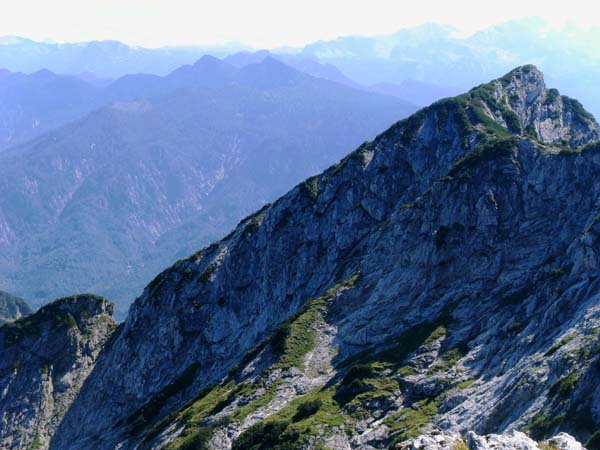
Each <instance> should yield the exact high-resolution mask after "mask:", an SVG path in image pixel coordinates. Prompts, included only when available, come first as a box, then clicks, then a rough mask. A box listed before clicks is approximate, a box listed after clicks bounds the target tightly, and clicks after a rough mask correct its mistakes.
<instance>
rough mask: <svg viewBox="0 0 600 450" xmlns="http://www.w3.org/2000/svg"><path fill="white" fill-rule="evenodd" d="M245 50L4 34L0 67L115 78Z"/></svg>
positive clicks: (165, 70)
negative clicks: (65, 40) (54, 40)
mask: <svg viewBox="0 0 600 450" xmlns="http://www.w3.org/2000/svg"><path fill="white" fill-rule="evenodd" d="M244 49H247V47H246V46H243V45H241V44H227V45H223V46H209V47H202V46H189V47H163V48H158V49H153V48H143V47H137V46H129V45H126V44H123V43H122V42H119V41H91V42H74V43H48V42H36V41H33V40H31V39H25V38H22V37H18V36H4V37H0V68H5V69H9V70H11V71H18V72H27V73H29V72H36V71H38V70H40V69H48V70H51V71H53V72H57V73H61V74H72V75H75V74H83V75H84V76H86V74H88V73H93V74H95V76H96V77H100V78H118V77H121V76H123V75H126V74H129V73H140V72H142V73H153V74H157V75H166V74H167V73H169V72H171V71H172V70H175V69H176V68H177V67H179V66H181V65H183V64H190V63H192V62H194V61H195V60H197V59H198V58H200V57H201V56H202V55H205V54H211V55H214V56H217V57H219V56H226V55H228V54H231V53H235V52H238V51H241V50H244Z"/></svg>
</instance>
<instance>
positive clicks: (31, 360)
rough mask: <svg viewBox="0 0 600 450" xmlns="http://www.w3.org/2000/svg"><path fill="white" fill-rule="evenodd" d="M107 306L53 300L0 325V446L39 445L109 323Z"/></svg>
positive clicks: (81, 299) (98, 301)
mask: <svg viewBox="0 0 600 450" xmlns="http://www.w3.org/2000/svg"><path fill="white" fill-rule="evenodd" d="M112 314H113V305H112V304H111V303H109V302H108V301H106V300H104V299H102V298H99V297H93V296H86V295H81V296H76V297H69V298H65V299H60V300H57V301H55V302H53V303H51V304H49V305H47V306H45V307H44V308H42V309H40V310H39V311H37V312H36V313H33V314H31V315H29V316H27V317H25V318H22V319H19V320H17V321H15V322H13V323H9V324H5V325H4V326H2V327H0V387H1V391H0V448H3V449H7V450H8V449H23V448H29V449H45V448H48V444H49V440H50V437H51V436H52V434H53V433H54V430H55V429H56V427H57V426H58V424H59V423H60V421H61V420H62V418H63V416H64V414H65V412H66V411H67V409H68V408H69V406H70V405H71V403H72V402H73V399H74V398H75V397H76V396H77V394H78V392H79V389H80V387H81V385H82V384H83V381H84V380H85V378H86V377H87V376H88V374H89V373H90V371H91V370H92V368H93V367H94V364H95V362H96V358H97V357H98V354H99V353H100V351H101V349H102V348H103V346H104V344H105V343H106V341H107V339H108V337H109V336H110V334H111V333H112V331H113V330H114V328H115V322H114V320H113V318H112Z"/></svg>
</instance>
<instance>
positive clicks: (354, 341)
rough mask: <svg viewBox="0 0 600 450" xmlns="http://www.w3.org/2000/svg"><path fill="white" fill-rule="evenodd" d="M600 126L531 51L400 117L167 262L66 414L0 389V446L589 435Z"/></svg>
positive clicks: (598, 339) (27, 376) (523, 440)
mask: <svg viewBox="0 0 600 450" xmlns="http://www.w3.org/2000/svg"><path fill="white" fill-rule="evenodd" d="M139 107H140V108H142V105H140V106H139ZM143 107H144V108H147V107H148V106H143ZM599 141H600V128H599V126H598V124H597V123H596V121H595V120H594V118H593V116H592V115H590V114H589V113H587V112H586V111H585V110H584V109H583V108H582V107H581V104H580V103H579V102H577V101H576V100H573V99H570V98H568V97H564V96H561V95H560V94H559V93H558V92H557V91H556V90H554V89H548V88H547V87H546V85H545V83H544V79H543V75H542V73H541V72H540V71H539V70H538V69H537V68H536V67H534V66H523V67H519V68H517V69H515V70H513V71H511V72H510V73H508V74H507V75H506V76H504V77H502V78H499V79H497V80H494V81H492V82H490V83H487V84H485V85H481V86H479V87H477V88H474V89H472V90H471V91H469V92H468V93H466V94H464V95H461V96H458V97H454V98H451V99H446V100H443V101H440V102H437V103H435V104H433V105H431V106H430V107H428V108H425V109H423V110H421V111H419V112H417V113H415V114H414V115H412V116H411V117H409V118H407V119H405V120H402V121H399V122H397V123H396V124H394V125H393V126H392V127H390V128H389V129H388V130H387V131H385V132H383V133H381V134H379V135H378V136H377V137H376V138H375V139H374V140H372V141H370V142H368V143H365V144H363V145H361V146H359V147H358V148H357V149H356V150H355V151H353V152H352V153H350V154H348V155H347V156H346V157H345V158H344V159H342V160H341V161H340V163H338V164H336V165H334V166H331V167H329V168H328V169H327V170H325V171H324V172H322V173H321V174H319V175H317V176H314V177H311V178H308V179H307V180H305V181H304V182H302V183H300V184H298V185H297V186H296V187H295V188H293V189H292V190H291V191H289V192H288V193H287V194H285V195H284V196H282V197H281V198H279V199H278V200H277V201H275V202H274V203H272V204H268V205H265V206H264V207H263V208H262V209H260V210H258V211H257V212H256V213H254V214H252V215H251V216H249V217H247V218H246V219H244V220H242V221H241V222H240V223H239V225H238V226H237V227H236V228H235V229H234V230H233V231H232V232H231V233H230V234H229V235H228V236H226V237H225V238H223V239H222V240H220V241H217V242H215V243H214V244H212V245H210V246H208V247H206V248H204V249H202V250H200V251H198V252H197V253H195V254H193V255H191V256H189V257H187V258H185V259H183V260H181V261H179V262H178V263H176V264H175V265H173V266H172V267H171V268H169V269H168V270H166V271H164V272H162V273H160V274H159V275H158V276H156V278H155V279H154V280H153V281H152V282H151V283H150V284H149V285H148V286H147V287H146V288H145V290H144V293H143V295H142V296H141V297H139V298H138V299H137V300H136V301H135V303H134V304H133V306H132V308H131V310H130V313H129V315H128V317H127V320H126V321H125V323H124V324H123V325H121V326H119V327H118V328H117V329H116V330H115V331H114V332H113V333H112V334H111V336H110V338H109V339H108V343H107V344H106V345H104V346H103V349H102V350H101V351H100V352H99V354H98V356H97V357H95V355H92V356H91V358H92V359H93V363H92V364H93V365H94V367H93V369H92V370H91V373H90V374H89V376H87V378H86V380H85V382H83V384H82V386H81V388H80V389H79V388H74V389H72V390H71V391H70V392H71V393H72V396H71V398H72V399H73V400H72V402H71V403H69V405H68V406H66V408H65V409H64V410H63V411H61V413H59V414H58V416H57V415H56V414H55V415H53V416H52V417H53V418H55V419H54V420H56V421H55V422H52V421H51V420H47V419H44V420H37V421H36V422H31V426H27V427H23V426H22V423H23V422H19V420H18V419H17V418H18V417H20V416H19V414H20V413H19V410H18V409H17V410H15V409H14V408H12V406H11V405H12V404H11V403H10V402H9V403H6V402H2V401H0V410H2V414H3V417H7V418H8V419H6V423H8V424H10V426H7V427H4V428H3V433H4V434H3V435H2V439H3V441H2V444H3V445H4V446H5V447H7V448H22V447H24V446H27V445H30V444H31V443H32V442H35V443H36V445H38V446H39V447H40V448H42V447H43V448H46V447H49V448H50V449H58V450H66V449H82V448H94V449H112V448H115V447H118V448H121V449H129V448H131V449H133V448H136V449H150V448H152V449H161V448H165V449H189V448H194V449H202V448H218V449H230V448H233V449H259V448H260V449H262V448H272V449H290V448H315V449H316V448H331V449H347V448H364V449H383V448H420V447H418V446H421V445H427V446H429V447H428V448H436V449H442V448H450V447H451V448H459V447H458V445H461V446H460V448H464V447H465V446H468V447H469V448H470V449H471V450H483V449H485V448H492V447H494V446H496V447H497V446H502V447H503V448H511V449H512V448H525V447H526V448H549V447H548V446H550V447H551V448H553V446H559V447H560V446H561V445H563V446H564V447H560V448H574V447H570V446H572V445H575V443H574V442H573V441H572V440H571V438H569V437H565V435H558V436H557V437H556V438H554V440H553V441H551V442H545V443H543V444H539V447H538V444H537V443H536V442H535V441H533V440H532V439H530V438H528V437H526V436H525V435H522V434H519V433H514V434H512V435H510V436H509V437H506V438H504V437H502V436H494V435H492V436H489V437H487V438H483V437H481V436H478V434H488V433H503V432H509V431H511V430H523V431H527V432H528V433H529V434H530V435H531V436H532V437H533V438H534V439H536V440H538V441H540V440H543V439H546V438H548V437H550V436H553V435H554V434H556V433H558V432H564V431H566V432H569V433H571V434H573V435H575V436H576V437H577V438H578V439H579V440H581V441H587V442H588V443H587V447H588V448H590V449H595V448H597V445H598V444H597V442H598V433H597V430H598V429H600V418H599V417H598V415H597V414H596V412H597V411H598V407H599V403H598V398H597V395H596V391H597V389H596V388H597V384H598V380H599V379H600V370H599V369H598V367H599V358H600V354H599V353H598V348H600V315H599V314H598V311H599V307H598V305H599V301H600V300H599V299H600V291H599V289H600V286H599V285H598V279H597V269H598V267H599V264H600V262H599V253H598V246H599V242H600V241H599V236H600V228H599V226H600V225H599V223H600V222H599V219H598V217H599V205H600V203H599V200H600V197H599V196H600V185H599V184H598V173H599V171H600V165H599V164H600V144H599ZM81 301H82V302H83V303H82V304H83V305H89V304H90V303H91V304H92V305H98V304H99V303H98V302H99V301H100V300H98V299H94V298H92V299H86V298H82V299H81ZM73 304H79V303H78V302H75V303H74V302H73V301H72V300H69V299H67V300H62V301H60V300H59V301H57V303H56V304H53V305H52V308H53V309H56V308H58V309H60V310H65V309H64V308H72V307H73V306H72V305H73ZM100 304H103V303H100ZM61 305H65V306H61ZM69 305H70V306H69ZM82 308H83V307H82ZM67 310H68V309H67ZM72 315H73V317H74V320H73V321H68V322H67V323H70V325H69V327H70V328H69V327H66V329H67V331H66V333H67V334H69V333H73V336H79V334H78V332H77V330H81V328H80V327H79V325H78V324H79V320H77V317H76V316H75V314H72ZM88 316H89V317H95V315H94V314H88ZM36 317H37V315H33V316H30V317H29V318H28V319H27V318H25V319H21V320H18V321H16V322H15V323H14V325H11V327H10V328H7V326H6V325H5V326H4V327H2V328H0V343H1V344H2V347H0V352H4V353H1V356H2V358H0V361H5V360H6V358H5V356H4V355H5V354H6V353H7V352H14V348H15V347H14V345H15V344H14V343H15V342H17V340H16V339H11V340H9V341H7V339H6V337H4V338H3V337H2V336H6V335H7V333H8V335H10V336H13V335H14V332H13V331H11V330H19V329H25V328H26V327H25V323H32V322H34V321H35V320H37V319H36ZM103 320H105V319H103ZM76 328H77V329H76ZM69 329H70V330H71V331H68V330H69ZM18 336H21V334H18ZM52 339H55V338H52ZM35 364H38V363H33V365H34V366H35ZM31 367H32V366H31V365H27V366H26V367H25V368H23V369H22V372H20V371H19V370H16V371H15V369H14V368H12V365H11V368H7V367H6V365H5V366H2V370H3V372H2V373H3V374H8V373H11V374H13V375H12V378H10V381H9V382H8V384H7V386H8V388H9V389H11V388H13V386H20V385H23V384H24V383H25V380H32V376H31V373H33V372H32V370H33V369H31ZM35 367H37V366H35ZM39 370H40V371H42V369H39ZM47 370H48V373H54V372H53V370H54V368H53V366H52V364H50V365H49V366H48V369H47ZM74 373H79V372H76V371H75V372H74ZM20 374H21V375H20ZM5 376H6V375H5ZM61 376H63V377H64V376H67V377H68V374H64V373H62V375H61ZM30 392H31V394H28V396H27V397H26V398H27V402H26V404H27V405H42V406H39V407H37V410H36V409H35V408H28V409H26V411H27V414H29V415H31V416H32V417H47V415H46V411H47V408H45V407H44V406H43V405H44V403H40V402H39V401H38V400H39V395H38V394H35V390H32V391H30ZM24 410H25V409H24ZM23 414H25V413H23ZM63 414H64V417H63ZM28 417H29V416H28ZM56 417H59V419H56ZM27 423H30V422H27ZM17 426H19V428H18V431H17ZM461 434H462V436H463V437H464V438H465V439H466V441H467V442H466V443H465V442H464V441H461ZM419 435H422V436H421V437H418V436H419ZM511 436H512V437H511ZM417 437H418V438H417ZM446 439H447V440H446ZM502 443H504V444H502Z"/></svg>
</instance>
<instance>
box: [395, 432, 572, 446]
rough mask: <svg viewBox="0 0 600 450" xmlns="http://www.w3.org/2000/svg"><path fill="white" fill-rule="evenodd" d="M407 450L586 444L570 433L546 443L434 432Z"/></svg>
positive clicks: (507, 436) (515, 436)
mask: <svg viewBox="0 0 600 450" xmlns="http://www.w3.org/2000/svg"><path fill="white" fill-rule="evenodd" d="M397 448H399V449H403V450H409V449H410V450H490V449H503V450H551V449H553V450H582V449H583V447H582V445H581V444H580V443H579V442H577V440H575V438H573V436H571V435H569V434H567V433H560V434H558V435H556V436H554V437H552V438H550V439H548V440H546V441H543V442H536V441H534V440H533V439H531V438H530V437H529V436H527V435H526V434H524V433H520V432H518V431H513V432H512V433H508V434H504V435H499V434H491V435H488V436H479V435H478V434H476V433H474V432H472V431H470V432H468V433H467V435H466V437H463V436H461V435H460V434H457V433H444V432H439V431H437V432H432V433H431V434H428V435H422V436H419V437H418V438H416V439H414V440H411V441H407V442H403V443H401V444H398V446H397Z"/></svg>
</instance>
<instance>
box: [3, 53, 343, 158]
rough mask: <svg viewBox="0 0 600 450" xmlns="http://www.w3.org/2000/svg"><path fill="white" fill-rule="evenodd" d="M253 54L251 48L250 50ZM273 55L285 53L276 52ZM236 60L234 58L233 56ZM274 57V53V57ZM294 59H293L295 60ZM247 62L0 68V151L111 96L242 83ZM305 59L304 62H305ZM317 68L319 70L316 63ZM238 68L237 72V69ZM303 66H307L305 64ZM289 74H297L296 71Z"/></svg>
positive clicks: (206, 59)
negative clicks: (98, 72) (99, 69)
mask: <svg viewBox="0 0 600 450" xmlns="http://www.w3.org/2000/svg"><path fill="white" fill-rule="evenodd" d="M249 55H252V54H249ZM260 55H261V57H257V58H252V61H253V62H261V61H263V60H265V59H267V58H270V59H273V58H272V57H271V56H270V55H269V54H268V52H264V53H262V54H260ZM277 59H278V60H280V61H281V60H282V59H284V58H280V57H277ZM234 60H235V59H234ZM273 60H274V59H273ZM296 62H298V61H296ZM248 64H250V62H247V63H245V64H238V66H239V67H241V68H242V69H241V70H240V69H238V68H237V67H234V66H233V65H231V64H229V63H227V62H225V61H222V60H220V59H218V58H215V57H214V56H210V55H204V56H203V57H202V58H200V59H199V60H198V61H196V62H195V63H194V64H187V65H184V66H181V67H179V68H177V69H175V70H174V71H172V72H171V73H169V74H168V75H165V76H158V75H153V74H131V75H125V76H123V77H121V78H119V79H117V80H114V81H112V80H109V79H101V78H98V77H96V76H95V75H94V74H91V73H89V72H88V73H85V74H80V75H79V76H68V75H58V74H55V73H53V72H50V71H48V70H40V71H38V72H35V73H33V74H29V75H27V74H23V73H13V72H10V71H7V70H2V71H0V151H1V150H4V149H6V148H8V147H11V146H15V145H17V144H21V143H23V142H25V141H27V140H29V139H32V138H34V137H37V136H39V135H41V134H42V133H44V132H46V131H49V130H51V129H54V128H57V127H60V126H63V125H65V124H67V123H68V122H71V121H73V120H76V119H79V118H81V117H83V116H84V115H85V114H87V113H89V112H91V111H92V110H94V109H97V108H99V107H101V106H104V105H108V104H109V103H111V102H115V101H127V100H132V99H137V98H145V97H152V96H157V95H162V94H167V93H169V92H173V91H175V90H177V89H182V88H189V87H206V88H211V87H212V88H216V87H222V86H224V85H226V84H228V83H233V82H236V83H241V84H244V83H247V82H248V81H249V77H252V76H253V75H252V72H253V71H256V70H260V69H259V68H260V67H262V66H260V65H259V66H253V67H252V68H250V69H245V68H244V67H245V66H247V65H248ZM306 64H309V63H306ZM314 64H315V65H316V68H315V67H313V69H315V70H312V72H313V73H314V74H315V76H317V77H319V78H326V79H331V80H333V81H336V80H341V81H342V82H343V84H346V85H352V84H353V83H352V82H351V81H349V80H348V79H345V78H344V76H343V75H342V74H341V73H339V71H338V72H336V70H335V68H334V67H333V66H331V67H329V66H325V65H321V64H319V63H314ZM277 68H279V69H280V70H282V71H283V77H284V80H287V78H288V76H289V75H290V74H289V73H286V69H285V67H284V66H282V65H273V66H272V67H271V68H270V69H267V71H271V73H270V74H269V73H265V74H257V75H256V76H258V78H259V79H261V80H262V79H264V80H265V82H266V83H267V84H269V83H273V82H274V81H275V78H274V77H275V76H276V73H277ZM318 68H321V69H322V70H321V73H317V72H319V71H318V70H317V69H318ZM238 72H240V74H238ZM302 72H305V73H307V72H311V70H309V68H307V67H304V70H302ZM293 76H295V77H301V74H300V73H299V72H293Z"/></svg>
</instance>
